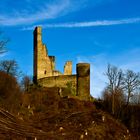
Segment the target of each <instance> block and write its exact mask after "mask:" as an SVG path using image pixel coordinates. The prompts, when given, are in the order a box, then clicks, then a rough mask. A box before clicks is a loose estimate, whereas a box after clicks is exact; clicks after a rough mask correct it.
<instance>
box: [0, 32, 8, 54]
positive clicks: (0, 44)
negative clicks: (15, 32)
mask: <svg viewBox="0 0 140 140" xmlns="http://www.w3.org/2000/svg"><path fill="white" fill-rule="evenodd" d="M8 42H9V39H5V38H3V37H2V32H1V31H0V54H2V53H5V52H6V48H5V46H6V44H7V43H8Z"/></svg>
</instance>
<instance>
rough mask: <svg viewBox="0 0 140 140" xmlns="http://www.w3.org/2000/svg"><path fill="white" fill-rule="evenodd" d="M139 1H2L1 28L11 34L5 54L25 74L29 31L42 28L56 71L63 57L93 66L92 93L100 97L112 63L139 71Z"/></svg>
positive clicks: (28, 66)
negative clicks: (107, 71) (36, 27)
mask: <svg viewBox="0 0 140 140" xmlns="http://www.w3.org/2000/svg"><path fill="white" fill-rule="evenodd" d="M139 7H140V1H139V0H14V1H13V0H1V1H0V29H1V30H2V31H4V35H5V36H8V37H9V38H10V42H9V43H8V45H7V48H8V53H6V54H4V55H2V56H0V59H15V60H16V61H17V62H18V64H19V67H20V68H21V69H22V70H23V72H24V73H25V74H28V75H32V71H33V67H32V66H33V29H34V27H35V26H37V25H41V26H42V28H43V42H44V43H45V44H46V45H47V47H48V50H49V54H50V55H55V56H56V59H57V60H56V63H57V69H59V70H60V71H63V65H64V63H65V61H67V60H72V61H73V72H75V65H76V63H78V62H89V63H90V64H91V94H92V95H93V96H94V97H99V96H100V95H101V92H102V90H103V89H104V87H105V85H106V81H107V79H106V77H105V76H104V74H103V73H104V72H105V70H106V67H107V64H108V63H111V64H113V65H116V66H118V67H120V68H122V69H124V70H126V69H131V70H134V71H136V72H138V71H140V55H139V54H140V8H139Z"/></svg>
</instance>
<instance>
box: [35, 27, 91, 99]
mask: <svg viewBox="0 0 140 140" xmlns="http://www.w3.org/2000/svg"><path fill="white" fill-rule="evenodd" d="M33 34H34V40H33V41H34V66H33V68H34V71H33V80H34V83H35V84H38V85H40V86H42V87H48V88H49V87H58V88H67V86H68V85H69V84H70V85H71V88H74V89H75V92H76V94H75V95H76V96H77V97H78V98H80V99H82V100H89V98H90V64H88V63H79V64H77V65H76V71H77V74H72V62H71V61H67V62H66V63H65V66H64V73H61V72H60V71H58V70H56V69H55V56H49V55H48V50H47V47H46V45H45V44H43V43H42V28H41V27H36V28H35V30H34V33H33Z"/></svg>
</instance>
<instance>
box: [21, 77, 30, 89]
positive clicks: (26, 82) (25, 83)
mask: <svg viewBox="0 0 140 140" xmlns="http://www.w3.org/2000/svg"><path fill="white" fill-rule="evenodd" d="M31 83H32V79H31V77H29V76H24V77H23V78H22V80H21V86H22V88H23V90H24V91H28V89H29V86H30V85H31Z"/></svg>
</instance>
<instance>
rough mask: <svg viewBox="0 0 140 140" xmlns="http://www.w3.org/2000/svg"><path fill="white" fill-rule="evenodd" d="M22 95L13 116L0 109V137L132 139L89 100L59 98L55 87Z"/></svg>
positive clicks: (27, 139) (17, 139)
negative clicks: (19, 105) (18, 107)
mask: <svg viewBox="0 0 140 140" xmlns="http://www.w3.org/2000/svg"><path fill="white" fill-rule="evenodd" d="M23 96H24V97H23V98H22V99H23V101H22V103H21V104H22V105H21V108H20V109H19V110H18V113H17V114H16V115H12V114H11V113H9V112H8V111H5V110H4V109H2V108H1V109H0V140H104V139H108V140H133V139H135V138H134V137H133V136H132V134H130V133H129V130H128V129H127V128H126V127H125V126H124V125H122V124H121V123H120V122H119V121H117V120H115V119H113V117H111V116H110V115H109V114H107V113H106V112H103V111H102V110H99V109H96V106H95V105H94V103H92V102H86V101H80V100H78V99H74V98H69V97H63V98H62V97H60V96H59V95H58V94H57V89H55V90H54V89H53V90H52V89H51V90H50V89H49V90H43V91H38V92H36V91H34V94H31V93H30V94H25V95H23ZM35 100H36V102H35Z"/></svg>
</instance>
